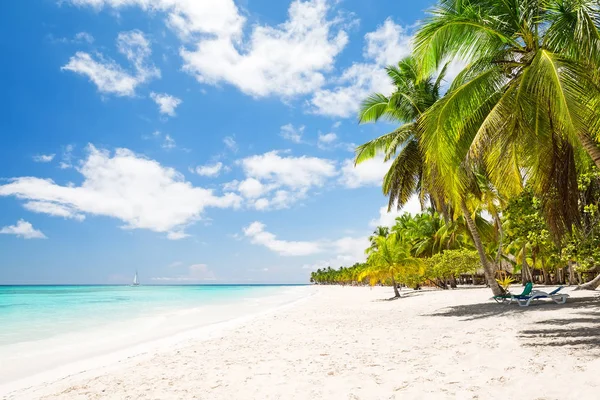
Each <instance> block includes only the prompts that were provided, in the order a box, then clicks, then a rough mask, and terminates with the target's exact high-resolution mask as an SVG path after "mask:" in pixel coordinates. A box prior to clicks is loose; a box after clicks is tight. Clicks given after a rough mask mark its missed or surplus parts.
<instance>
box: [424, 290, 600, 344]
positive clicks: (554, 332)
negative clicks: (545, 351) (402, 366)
mask: <svg viewBox="0 0 600 400" xmlns="http://www.w3.org/2000/svg"><path fill="white" fill-rule="evenodd" d="M564 309H568V310H571V311H570V313H571V315H572V318H550V319H544V320H541V321H531V322H526V328H527V329H521V330H519V331H518V332H515V334H516V335H517V337H518V338H519V339H520V340H521V342H522V345H523V346H526V347H557V346H570V347H571V348H573V349H579V350H594V353H596V352H600V297H599V296H597V295H591V296H586V297H577V298H571V299H569V300H568V301H567V303H566V304H562V305H559V304H555V303H552V302H549V301H544V302H539V303H537V304H535V305H531V306H529V307H520V306H518V305H517V304H511V305H503V304H496V303H492V302H489V303H479V304H469V305H461V306H451V307H446V308H443V309H441V310H439V311H436V312H435V313H432V314H428V315H430V316H437V317H465V318H463V319H462V320H463V321H472V320H477V319H481V318H490V317H497V316H500V315H514V314H522V313H527V312H529V311H533V310H535V311H536V312H538V311H544V312H546V311H548V312H549V313H548V314H550V315H548V316H551V314H552V311H556V310H564ZM544 315H545V313H544Z"/></svg>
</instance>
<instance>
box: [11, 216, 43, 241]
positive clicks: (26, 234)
mask: <svg viewBox="0 0 600 400" xmlns="http://www.w3.org/2000/svg"><path fill="white" fill-rule="evenodd" d="M0 233H1V234H5V235H16V236H17V237H21V238H23V239H46V235H44V234H43V233H42V232H41V231H39V230H37V229H34V227H33V225H31V224H30V223H29V222H27V221H25V220H22V219H20V220H19V221H17V224H16V225H9V226H5V227H3V228H0Z"/></svg>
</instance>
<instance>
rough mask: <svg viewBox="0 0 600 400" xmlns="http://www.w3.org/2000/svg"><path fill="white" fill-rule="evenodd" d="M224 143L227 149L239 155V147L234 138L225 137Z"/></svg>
mask: <svg viewBox="0 0 600 400" xmlns="http://www.w3.org/2000/svg"><path fill="white" fill-rule="evenodd" d="M223 143H225V147H227V148H228V149H229V150H230V151H232V152H234V153H237V151H238V145H237V143H236V141H235V139H234V138H233V137H231V136H226V137H224V138H223Z"/></svg>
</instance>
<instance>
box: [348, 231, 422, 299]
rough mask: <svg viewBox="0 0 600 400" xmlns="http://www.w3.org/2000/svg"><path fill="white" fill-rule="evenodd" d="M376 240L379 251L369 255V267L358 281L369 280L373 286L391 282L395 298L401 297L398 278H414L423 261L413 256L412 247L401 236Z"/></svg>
mask: <svg viewBox="0 0 600 400" xmlns="http://www.w3.org/2000/svg"><path fill="white" fill-rule="evenodd" d="M375 240H376V242H377V249H376V250H375V251H372V252H371V253H370V254H369V258H368V260H367V267H366V268H365V269H364V270H363V271H362V272H361V273H360V274H359V275H358V280H359V281H360V280H363V279H365V278H368V279H369V283H370V284H371V285H374V284H375V283H377V282H384V281H386V280H389V281H390V282H391V284H392V287H393V288H394V298H397V297H400V292H399V291H398V284H397V282H396V276H398V275H403V276H405V277H412V276H413V275H415V273H413V271H414V272H416V273H417V274H418V268H420V267H421V266H422V261H421V260H420V259H418V258H415V257H413V256H411V254H410V247H409V246H408V245H407V244H406V243H405V242H403V241H402V239H401V238H400V236H399V235H395V234H392V235H389V236H387V237H383V236H378V237H377V238H376V239H375ZM415 269H417V270H415ZM404 280H405V279H404ZM407 283H408V282H407Z"/></svg>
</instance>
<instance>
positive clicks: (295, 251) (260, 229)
mask: <svg viewBox="0 0 600 400" xmlns="http://www.w3.org/2000/svg"><path fill="white" fill-rule="evenodd" d="M244 235H246V236H247V237H249V238H250V241H251V242H252V243H254V244H258V245H261V246H265V247H266V248H268V249H269V250H271V251H274V252H275V253H277V254H279V255H282V256H306V255H311V254H316V253H320V252H321V251H323V249H322V248H321V245H320V244H319V243H318V242H301V241H287V240H278V239H277V237H276V236H275V235H274V234H272V233H270V232H267V231H265V225H264V224H263V223H261V222H258V221H255V222H253V223H251V224H250V225H248V226H247V227H246V228H244Z"/></svg>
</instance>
